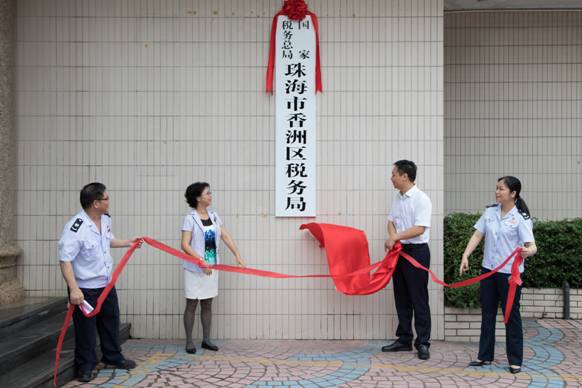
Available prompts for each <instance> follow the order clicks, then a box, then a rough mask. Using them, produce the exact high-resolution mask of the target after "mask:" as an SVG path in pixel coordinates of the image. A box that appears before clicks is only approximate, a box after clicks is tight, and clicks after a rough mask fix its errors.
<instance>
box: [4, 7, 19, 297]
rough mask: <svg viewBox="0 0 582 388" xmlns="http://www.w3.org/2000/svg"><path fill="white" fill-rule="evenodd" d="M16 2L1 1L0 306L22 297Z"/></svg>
mask: <svg viewBox="0 0 582 388" xmlns="http://www.w3.org/2000/svg"><path fill="white" fill-rule="evenodd" d="M15 47H16V1H15V0H0V304H6V303H11V302H14V301H16V300H18V299H20V298H21V297H22V296H23V290H22V286H21V285H20V282H19V281H18V279H17V277H16V260H17V259H18V257H19V256H20V252H21V250H20V248H19V247H18V246H17V245H16V243H15V237H16V217H15V208H16V196H15V190H16V140H15V130H16V128H15V119H14V114H15V113H14V105H15V104H14V100H15V96H14V78H15V71H14V70H15V68H14V59H15V52H16V50H15Z"/></svg>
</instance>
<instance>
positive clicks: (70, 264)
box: [59, 182, 137, 382]
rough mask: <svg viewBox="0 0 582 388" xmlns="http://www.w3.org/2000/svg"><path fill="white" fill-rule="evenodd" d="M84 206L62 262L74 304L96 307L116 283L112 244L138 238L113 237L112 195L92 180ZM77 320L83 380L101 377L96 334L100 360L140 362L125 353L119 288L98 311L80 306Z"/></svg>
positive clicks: (65, 240)
mask: <svg viewBox="0 0 582 388" xmlns="http://www.w3.org/2000/svg"><path fill="white" fill-rule="evenodd" d="M81 206H82V208H83V210H81V211H80V212H79V213H77V214H76V215H75V216H74V217H73V218H71V219H70V220H69V222H67V224H66V225H65V228H64V229H63V233H62V235H61V239H60V240H59V261H60V265H61V272H62V273H63V277H64V278H65V281H66V282H67V287H68V291H69V301H70V302H71V304H74V305H80V304H82V303H83V301H87V303H89V304H90V305H91V306H92V307H95V306H96V305H97V299H98V298H99V295H101V293H102V292H103V289H104V288H105V286H106V285H107V284H108V283H109V282H110V281H111V271H112V269H113V259H112V258H111V248H121V247H128V246H130V245H131V244H132V243H133V242H134V241H136V240H137V239H135V238H134V239H132V240H120V239H117V238H115V237H114V236H113V233H112V232H111V218H110V217H109V214H108V211H109V194H108V193H107V191H106V187H105V185H103V184H102V183H98V182H94V183H89V184H88V185H86V186H85V187H83V189H82V190H81ZM73 322H74V324H75V325H74V327H75V370H76V371H75V374H76V377H77V379H78V380H79V381H81V382H89V381H91V380H92V379H93V378H94V377H95V375H96V372H95V367H96V365H97V356H96V354H95V346H96V334H97V333H99V338H100V340H101V353H102V358H101V361H102V362H103V363H104V364H105V365H106V367H107V368H119V369H132V368H135V362H133V361H132V360H128V359H126V358H125V357H123V355H122V354H121V346H120V344H119V303H118V300H117V292H116V290H115V287H113V288H112V289H111V292H110V293H109V295H108V296H107V298H105V301H104V303H103V305H102V307H101V311H100V312H99V314H97V315H96V316H94V317H91V318H87V317H85V316H84V315H83V313H82V312H81V311H80V310H79V309H78V308H76V309H75V312H74V313H73Z"/></svg>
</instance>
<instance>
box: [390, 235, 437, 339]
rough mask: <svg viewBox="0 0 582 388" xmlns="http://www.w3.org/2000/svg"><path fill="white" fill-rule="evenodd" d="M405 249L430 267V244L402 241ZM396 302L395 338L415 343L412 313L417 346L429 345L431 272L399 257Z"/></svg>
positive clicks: (395, 285)
mask: <svg viewBox="0 0 582 388" xmlns="http://www.w3.org/2000/svg"><path fill="white" fill-rule="evenodd" d="M402 251H403V252H405V253H408V254H409V255H410V256H412V257H414V258H415V259H416V260H417V261H418V262H419V263H420V264H422V265H424V266H425V267H427V268H429V267H430V250H429V248H428V244H402ZM392 279H393V281H394V302H395V304H396V312H397V313H398V329H396V337H398V341H399V342H401V343H403V344H412V338H413V337H414V336H413V333H412V316H413V314H414V328H415V330H416V340H415V341H414V346H415V347H416V348H418V345H427V346H430V327H431V322H430V307H429V305H428V272H426V271H423V270H421V269H418V268H415V267H413V266H412V264H410V263H409V262H408V261H407V260H406V259H404V258H399V259H398V264H397V265H396V269H395V270H394V275H393V277H392Z"/></svg>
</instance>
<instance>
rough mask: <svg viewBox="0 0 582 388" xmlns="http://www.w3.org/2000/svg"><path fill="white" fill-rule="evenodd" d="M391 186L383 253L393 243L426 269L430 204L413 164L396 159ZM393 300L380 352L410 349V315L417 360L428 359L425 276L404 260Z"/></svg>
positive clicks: (396, 277)
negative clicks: (390, 332)
mask: <svg viewBox="0 0 582 388" xmlns="http://www.w3.org/2000/svg"><path fill="white" fill-rule="evenodd" d="M391 180H392V184H393V185H394V188H395V189H397V190H398V193H396V195H395V196H394V200H393V202H392V209H391V210H390V214H389V215H388V239H387V240H386V243H385V248H386V249H387V250H389V249H392V247H393V246H394V244H395V243H396V242H397V241H400V243H401V244H402V250H403V252H406V253H408V254H409V255H410V256H412V257H414V258H415V259H416V260H417V261H418V262H419V263H420V264H422V265H424V266H425V267H427V268H428V267H430V250H429V248H428V241H429V233H430V225H431V214H432V203H431V201H430V198H428V196H427V195H426V194H425V193H423V192H422V191H420V190H419V189H418V187H416V184H415V183H414V181H415V180H416V164H414V162H412V161H409V160H399V161H397V162H396V163H394V166H393V168H392V178H391ZM392 280H393V283H394V301H395V304H396V311H397V313H398V329H397V330H396V337H398V339H397V340H396V341H394V342H393V343H391V344H389V345H386V346H384V347H382V351H383V352H398V351H411V350H412V339H413V332H412V316H413V314H414V328H415V329H416V340H415V341H414V346H415V348H416V350H417V351H418V358H420V359H421V360H428V359H429V357H430V353H429V350H428V349H429V347H430V329H431V322H430V307H429V304H428V273H427V272H426V271H423V270H421V269H418V268H415V267H413V266H412V264H410V263H409V262H408V261H407V260H405V259H404V258H399V260H398V264H397V265H396V269H395V270H394V275H393V276H392Z"/></svg>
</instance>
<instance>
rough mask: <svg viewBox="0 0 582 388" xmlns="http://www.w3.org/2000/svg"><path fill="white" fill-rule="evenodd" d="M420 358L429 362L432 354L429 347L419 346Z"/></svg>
mask: <svg viewBox="0 0 582 388" xmlns="http://www.w3.org/2000/svg"><path fill="white" fill-rule="evenodd" d="M418 358H419V359H421V360H428V359H429V358H430V352H429V351H428V346H426V345H418Z"/></svg>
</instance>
